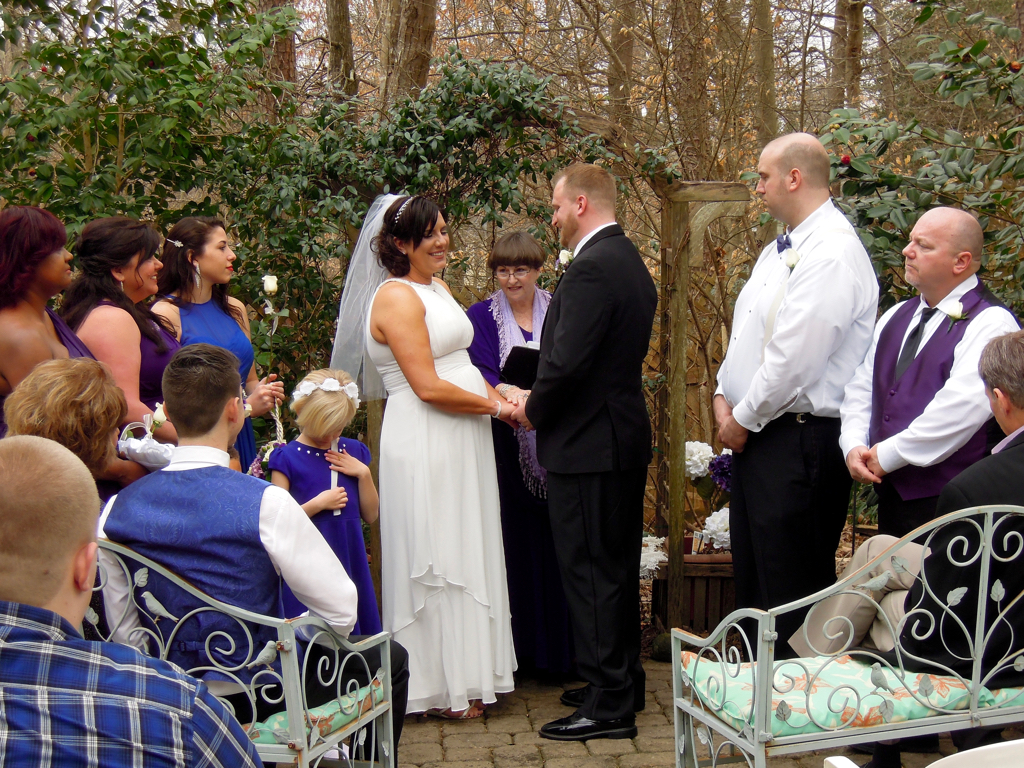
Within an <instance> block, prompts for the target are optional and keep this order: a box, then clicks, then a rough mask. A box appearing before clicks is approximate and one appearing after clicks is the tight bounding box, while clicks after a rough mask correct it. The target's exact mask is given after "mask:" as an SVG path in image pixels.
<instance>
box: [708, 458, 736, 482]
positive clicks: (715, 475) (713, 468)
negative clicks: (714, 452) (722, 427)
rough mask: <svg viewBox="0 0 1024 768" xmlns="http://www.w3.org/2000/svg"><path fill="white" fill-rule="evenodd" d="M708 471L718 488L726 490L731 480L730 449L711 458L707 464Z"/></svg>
mask: <svg viewBox="0 0 1024 768" xmlns="http://www.w3.org/2000/svg"><path fill="white" fill-rule="evenodd" d="M708 472H709V473H710V474H711V479H712V480H714V481H715V485H717V486H718V487H719V489H720V490H723V491H728V490H729V487H730V484H731V482H732V451H730V452H729V453H724V452H723V453H722V455H721V456H716V457H715V458H713V459H712V460H711V463H710V464H708Z"/></svg>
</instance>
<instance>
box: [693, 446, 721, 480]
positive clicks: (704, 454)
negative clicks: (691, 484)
mask: <svg viewBox="0 0 1024 768" xmlns="http://www.w3.org/2000/svg"><path fill="white" fill-rule="evenodd" d="M713 458H715V452H714V450H713V449H712V448H711V446H710V445H708V444H707V443H701V442H699V441H696V440H690V441H687V443H686V476H687V477H688V478H689V479H691V480H697V479H699V478H701V477H704V475H706V474H707V473H708V464H710V463H711V460H712V459H713Z"/></svg>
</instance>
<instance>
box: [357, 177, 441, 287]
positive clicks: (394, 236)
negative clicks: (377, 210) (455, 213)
mask: <svg viewBox="0 0 1024 768" xmlns="http://www.w3.org/2000/svg"><path fill="white" fill-rule="evenodd" d="M440 215H441V209H440V208H439V207H438V205H437V203H435V202H434V201H433V200H431V199H430V198H427V197H422V196H420V195H413V196H412V197H400V198H398V199H397V200H395V202H393V203H392V204H391V207H390V208H388V210H387V212H386V213H385V214H384V222H383V224H382V226H381V228H380V232H379V233H378V234H377V237H376V238H375V239H374V241H373V251H374V253H376V254H377V259H378V260H379V261H380V265H381V266H382V267H384V269H386V270H387V271H388V272H390V273H391V274H392V275H393V276H394V277H405V276H406V275H407V274H409V257H408V256H406V255H405V254H404V253H402V251H401V250H400V249H399V247H398V244H397V242H396V241H398V242H403V243H407V242H409V241H412V247H413V250H415V249H416V248H418V247H419V245H420V243H421V242H423V238H424V237H426V235H427V234H428V233H429V232H430V231H431V230H433V229H434V225H435V224H437V217H438V216H440Z"/></svg>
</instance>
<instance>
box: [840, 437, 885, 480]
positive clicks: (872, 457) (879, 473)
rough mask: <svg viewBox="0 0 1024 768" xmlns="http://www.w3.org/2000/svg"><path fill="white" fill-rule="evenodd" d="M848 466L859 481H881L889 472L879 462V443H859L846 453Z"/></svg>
mask: <svg viewBox="0 0 1024 768" xmlns="http://www.w3.org/2000/svg"><path fill="white" fill-rule="evenodd" d="M846 468H847V469H849V470H850V477H852V478H853V479H854V480H856V481H857V482H858V483H880V482H882V478H883V477H884V476H885V475H886V474H888V473H887V472H886V471H885V470H884V469H882V465H881V464H879V463H878V445H877V444H876V445H873V446H872V447H871V448H868V447H867V446H866V445H858V446H857V447H856V448H854V449H853V450H851V451H850V452H849V453H848V454H846Z"/></svg>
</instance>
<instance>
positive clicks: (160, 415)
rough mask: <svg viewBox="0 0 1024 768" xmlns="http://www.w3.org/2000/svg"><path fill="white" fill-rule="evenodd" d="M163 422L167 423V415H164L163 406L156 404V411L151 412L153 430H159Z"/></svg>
mask: <svg viewBox="0 0 1024 768" xmlns="http://www.w3.org/2000/svg"><path fill="white" fill-rule="evenodd" d="M165 421H167V414H166V413H164V404H163V403H157V404H156V410H154V411H153V429H155V430H156V429H160V427H162V426H163V424H164V422H165Z"/></svg>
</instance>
